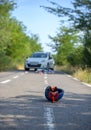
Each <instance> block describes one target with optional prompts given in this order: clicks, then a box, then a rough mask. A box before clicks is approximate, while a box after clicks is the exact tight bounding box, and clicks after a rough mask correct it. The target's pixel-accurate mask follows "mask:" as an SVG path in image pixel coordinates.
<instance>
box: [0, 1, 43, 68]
mask: <svg viewBox="0 0 91 130" xmlns="http://www.w3.org/2000/svg"><path fill="white" fill-rule="evenodd" d="M15 8H16V3H14V1H12V0H0V70H5V69H9V68H13V67H17V65H18V64H22V63H24V59H25V58H26V57H27V56H29V55H30V54H31V53H32V52H34V51H40V50H42V46H41V44H40V42H39V38H38V36H37V35H35V34H31V36H28V35H27V34H26V27H25V26H24V25H23V24H22V23H21V22H19V21H18V20H17V19H15V18H13V17H11V12H12V11H13V10H14V9H15Z"/></svg>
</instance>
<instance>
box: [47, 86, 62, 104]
mask: <svg viewBox="0 0 91 130" xmlns="http://www.w3.org/2000/svg"><path fill="white" fill-rule="evenodd" d="M63 95H64V90H63V89H61V88H58V87H52V86H48V87H47V88H46V89H45V97H46V98H47V99H48V101H51V102H53V103H54V102H56V101H58V100H60V99H61V98H62V97H63Z"/></svg>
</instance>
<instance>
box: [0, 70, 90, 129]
mask: <svg viewBox="0 0 91 130" xmlns="http://www.w3.org/2000/svg"><path fill="white" fill-rule="evenodd" d="M48 85H51V86H58V87H60V88H62V89H64V97H63V98H62V99H61V100H60V101H58V102H56V103H51V102H48V101H47V100H46V99H45V96H44V91H45V88H46V87H47V86H48ZM0 130H91V87H90V86H86V85H84V84H83V83H81V82H80V81H78V80H76V79H73V78H72V77H70V76H69V75H67V74H64V73H61V72H54V73H52V74H47V73H36V72H33V71H29V72H24V71H13V72H1V73H0Z"/></svg>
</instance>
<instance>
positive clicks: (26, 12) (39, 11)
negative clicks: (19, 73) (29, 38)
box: [12, 0, 72, 51]
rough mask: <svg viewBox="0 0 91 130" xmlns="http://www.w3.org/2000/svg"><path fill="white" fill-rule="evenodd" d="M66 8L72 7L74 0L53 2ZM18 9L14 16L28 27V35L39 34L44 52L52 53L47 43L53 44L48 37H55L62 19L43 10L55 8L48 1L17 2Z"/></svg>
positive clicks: (16, 0)
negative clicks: (48, 7)
mask: <svg viewBox="0 0 91 130" xmlns="http://www.w3.org/2000/svg"><path fill="white" fill-rule="evenodd" d="M52 1H55V2H56V3H59V4H60V5H62V6H64V7H70V6H71V1H72V0H52ZM15 2H16V3H17V8H16V9H15V10H14V11H13V13H12V15H13V16H15V17H16V19H17V20H19V21H21V22H22V23H23V24H24V25H25V26H26V27H27V32H28V34H31V33H33V34H37V35H38V36H39V39H40V43H42V46H43V48H44V51H51V49H50V47H48V46H47V45H46V43H49V42H51V40H50V39H49V38H48V35H51V36H55V35H56V31H57V29H58V28H59V26H60V22H59V21H60V20H61V19H60V18H58V17H57V16H55V15H53V14H51V13H49V12H47V11H45V10H44V9H43V8H41V7H40V6H41V5H44V6H53V5H51V4H50V3H49V2H48V1H47V0H15Z"/></svg>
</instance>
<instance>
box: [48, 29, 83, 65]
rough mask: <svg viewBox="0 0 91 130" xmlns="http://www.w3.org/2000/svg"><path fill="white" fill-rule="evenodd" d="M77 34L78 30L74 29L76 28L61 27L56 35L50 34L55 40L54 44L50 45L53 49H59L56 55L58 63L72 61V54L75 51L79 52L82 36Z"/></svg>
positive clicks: (62, 63) (63, 63)
mask: <svg viewBox="0 0 91 130" xmlns="http://www.w3.org/2000/svg"><path fill="white" fill-rule="evenodd" d="M77 34H78V32H77V31H76V30H74V28H67V27H61V28H60V29H59V32H58V33H57V35H56V36H55V37H51V36H50V38H51V40H52V41H53V42H54V45H53V46H52V45H50V46H52V47H53V49H55V50H56V51H57V54H56V57H55V60H56V64H58V65H65V64H67V63H68V62H71V61H70V59H72V55H71V54H72V53H73V52H74V53H77V48H78V46H79V43H80V44H81V38H80V36H78V35H77ZM79 48H80V46H79ZM79 53H80V52H79ZM74 55H76V54H74ZM68 57H69V58H68ZM68 59H69V60H68ZM75 65H76V64H75Z"/></svg>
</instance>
